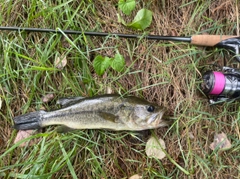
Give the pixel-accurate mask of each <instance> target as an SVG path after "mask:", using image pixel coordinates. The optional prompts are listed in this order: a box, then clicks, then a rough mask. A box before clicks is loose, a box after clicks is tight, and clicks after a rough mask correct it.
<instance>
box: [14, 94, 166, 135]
mask: <svg viewBox="0 0 240 179" xmlns="http://www.w3.org/2000/svg"><path fill="white" fill-rule="evenodd" d="M57 104H59V105H61V108H59V109H57V110H53V111H44V110H39V111H35V112H30V113H27V114H23V115H20V116H16V117H14V118H13V121H14V126H13V127H14V128H15V129H17V130H30V129H41V128H44V127H47V126H52V125H60V126H62V127H63V128H65V129H73V130H75V129H107V130H114V131H141V130H147V129H155V128H159V127H165V126H168V125H169V121H168V120H167V119H164V117H163V116H164V114H165V111H166V109H165V108H164V107H160V106H158V105H156V104H153V103H150V102H148V101H146V100H144V99H142V98H138V97H135V96H125V97H122V96H120V95H115V94H108V95H100V96H95V97H68V98H61V99H59V100H58V101H57Z"/></svg>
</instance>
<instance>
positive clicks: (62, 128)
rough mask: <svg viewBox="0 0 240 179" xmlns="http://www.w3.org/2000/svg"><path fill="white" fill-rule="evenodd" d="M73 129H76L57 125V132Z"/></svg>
mask: <svg viewBox="0 0 240 179" xmlns="http://www.w3.org/2000/svg"><path fill="white" fill-rule="evenodd" d="M74 130H76V129H73V128H70V127H68V126H65V125H62V126H59V127H57V133H67V132H72V131H74Z"/></svg>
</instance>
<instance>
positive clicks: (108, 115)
mask: <svg viewBox="0 0 240 179" xmlns="http://www.w3.org/2000/svg"><path fill="white" fill-rule="evenodd" d="M99 116H100V117H102V118H103V119H105V120H108V121H111V122H115V123H116V122H118V120H119V119H118V117H117V116H115V115H114V114H111V113H107V112H99Z"/></svg>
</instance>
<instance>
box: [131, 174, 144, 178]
mask: <svg viewBox="0 0 240 179" xmlns="http://www.w3.org/2000/svg"><path fill="white" fill-rule="evenodd" d="M129 179H142V176H141V175H138V174H135V175H133V176H130V177H129Z"/></svg>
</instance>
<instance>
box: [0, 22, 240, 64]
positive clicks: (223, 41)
mask: <svg viewBox="0 0 240 179" xmlns="http://www.w3.org/2000/svg"><path fill="white" fill-rule="evenodd" d="M0 30H1V31H3V30H5V31H19V32H22V31H24V32H42V33H60V34H62V33H65V34H74V35H89V36H101V37H105V36H117V37H120V38H142V37H143V35H136V34H121V33H106V32H89V31H75V30H60V29H58V28H57V29H43V28H27V27H4V26H0ZM144 38H145V39H148V40H167V41H179V42H187V43H190V44H192V45H197V46H206V47H219V48H225V49H228V50H230V51H231V52H232V53H234V54H235V59H236V60H237V61H238V62H240V56H238V55H239V48H240V37H238V36H232V35H192V36H187V37H182V36H161V35H146V36H144Z"/></svg>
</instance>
